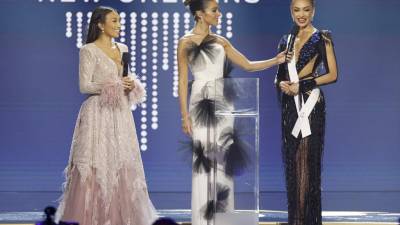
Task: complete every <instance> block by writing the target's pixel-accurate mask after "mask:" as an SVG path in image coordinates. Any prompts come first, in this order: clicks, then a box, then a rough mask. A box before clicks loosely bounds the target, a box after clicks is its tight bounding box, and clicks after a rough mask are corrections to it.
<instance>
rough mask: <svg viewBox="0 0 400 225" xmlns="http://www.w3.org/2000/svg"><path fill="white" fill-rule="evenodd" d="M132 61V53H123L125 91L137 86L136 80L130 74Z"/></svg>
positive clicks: (123, 84)
mask: <svg viewBox="0 0 400 225" xmlns="http://www.w3.org/2000/svg"><path fill="white" fill-rule="evenodd" d="M130 62H131V54H129V52H124V53H122V63H123V72H122V86H123V87H124V89H125V91H132V90H133V89H134V88H135V82H134V81H133V79H132V78H130V77H129V76H128V75H129V64H130Z"/></svg>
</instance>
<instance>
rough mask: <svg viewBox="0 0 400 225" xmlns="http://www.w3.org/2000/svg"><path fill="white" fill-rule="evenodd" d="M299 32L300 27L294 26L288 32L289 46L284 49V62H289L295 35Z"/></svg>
mask: <svg viewBox="0 0 400 225" xmlns="http://www.w3.org/2000/svg"><path fill="white" fill-rule="evenodd" d="M299 30H300V27H299V26H297V25H296V24H295V25H293V27H292V30H291V31H290V37H289V40H288V41H289V44H288V47H287V49H286V62H289V61H290V60H291V59H292V57H293V47H294V42H295V40H296V37H297V34H298V33H299Z"/></svg>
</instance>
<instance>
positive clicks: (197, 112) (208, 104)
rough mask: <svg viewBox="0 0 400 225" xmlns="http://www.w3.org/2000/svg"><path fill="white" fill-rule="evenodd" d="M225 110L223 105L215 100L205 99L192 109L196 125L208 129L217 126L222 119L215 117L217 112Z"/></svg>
mask: <svg viewBox="0 0 400 225" xmlns="http://www.w3.org/2000/svg"><path fill="white" fill-rule="evenodd" d="M223 108H224V107H223V104H222V103H221V102H220V101H217V100H214V99H208V98H204V99H202V100H200V101H198V102H196V103H195V104H194V107H193V109H192V113H193V115H194V122H195V124H196V125H200V126H207V127H208V126H215V125H217V123H218V122H219V121H220V120H221V119H220V118H218V117H217V116H216V115H215V112H216V111H218V110H222V109H223Z"/></svg>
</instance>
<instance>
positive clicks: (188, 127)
mask: <svg viewBox="0 0 400 225" xmlns="http://www.w3.org/2000/svg"><path fill="white" fill-rule="evenodd" d="M182 130H183V133H185V134H186V135H188V136H192V134H193V132H192V120H191V119H190V117H189V116H184V117H183V118H182Z"/></svg>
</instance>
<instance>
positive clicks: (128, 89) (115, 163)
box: [56, 7, 156, 225]
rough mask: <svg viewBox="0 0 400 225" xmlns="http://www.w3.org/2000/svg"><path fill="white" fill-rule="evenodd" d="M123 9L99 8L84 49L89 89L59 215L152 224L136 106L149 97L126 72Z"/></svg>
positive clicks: (101, 224) (92, 223)
mask: <svg viewBox="0 0 400 225" xmlns="http://www.w3.org/2000/svg"><path fill="white" fill-rule="evenodd" d="M120 26H121V25H120V22H119V15H118V13H117V12H116V11H115V10H114V9H112V8H108V7H98V8H96V9H95V10H94V12H93V14H92V17H91V22H90V24H89V32H88V36H87V41H86V45H84V46H82V47H81V49H80V53H79V86H80V91H81V92H82V93H84V94H88V98H87V99H86V100H85V101H84V102H83V104H82V106H81V109H80V112H79V116H78V119H77V122H76V126H75V131H74V135H73V140H72V145H71V153H70V158H69V162H68V166H67V168H66V169H65V175H66V182H65V187H64V194H63V196H62V198H61V202H60V205H59V208H58V210H57V215H56V220H57V221H58V220H66V221H77V222H79V223H80V224H81V225H150V224H151V223H152V222H153V221H154V220H155V219H156V214H155V209H154V207H153V205H152V203H151V201H150V198H149V195H148V192H147V186H146V181H145V176H144V170H143V164H142V159H141V156H140V150H139V145H138V140H137V135H136V128H135V123H134V120H133V116H132V112H131V110H130V108H131V105H132V104H137V103H140V102H141V101H142V99H143V98H144V97H145V90H144V88H143V86H142V84H141V83H140V82H139V80H137V79H136V78H135V77H134V76H133V75H131V74H129V76H126V77H123V76H122V73H123V72H122V71H123V67H122V54H123V53H124V52H128V48H127V46H126V45H124V44H120V43H113V42H112V38H116V37H118V35H119V30H120Z"/></svg>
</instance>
